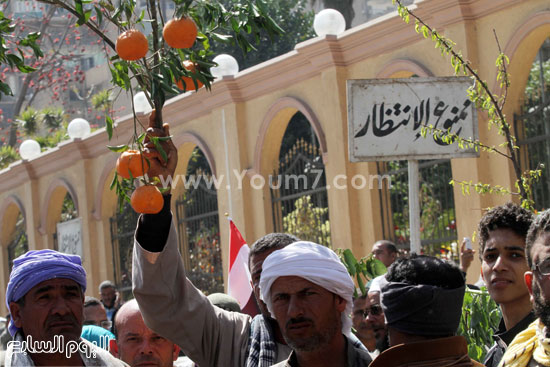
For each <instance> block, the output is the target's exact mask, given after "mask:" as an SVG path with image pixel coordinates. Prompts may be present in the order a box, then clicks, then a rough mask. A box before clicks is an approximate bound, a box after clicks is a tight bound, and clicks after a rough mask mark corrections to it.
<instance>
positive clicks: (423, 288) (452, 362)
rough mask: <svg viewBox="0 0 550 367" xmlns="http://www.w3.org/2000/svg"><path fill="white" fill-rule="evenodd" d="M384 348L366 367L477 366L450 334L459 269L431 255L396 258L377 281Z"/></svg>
mask: <svg viewBox="0 0 550 367" xmlns="http://www.w3.org/2000/svg"><path fill="white" fill-rule="evenodd" d="M380 289H381V297H382V298H381V301H382V308H383V309H384V314H385V315H386V320H387V324H388V333H389V340H390V348H389V349H387V350H385V351H384V352H382V353H381V354H380V355H379V356H378V357H377V358H376V359H375V360H374V362H373V363H372V364H371V365H370V366H371V367H386V366H392V367H400V366H410V365H415V366H416V365H418V366H423V367H431V366H433V367H438V366H456V367H472V366H482V365H481V364H479V363H478V362H475V361H472V360H471V359H470V358H469V357H468V345H467V344H466V339H465V338H464V337H462V336H456V335H455V334H456V330H457V329H458V324H459V322H460V315H461V311H462V300H463V298H464V291H465V281H464V276H463V275H462V273H461V271H460V270H459V268H458V267H457V266H456V265H455V264H453V263H451V262H448V261H445V260H441V259H437V258H435V257H431V256H416V255H413V256H412V257H411V258H410V259H405V258H403V259H399V260H397V261H396V262H395V263H394V264H393V265H392V266H391V267H390V268H389V270H388V273H387V274H386V276H385V278H383V279H382V281H381V283H380Z"/></svg>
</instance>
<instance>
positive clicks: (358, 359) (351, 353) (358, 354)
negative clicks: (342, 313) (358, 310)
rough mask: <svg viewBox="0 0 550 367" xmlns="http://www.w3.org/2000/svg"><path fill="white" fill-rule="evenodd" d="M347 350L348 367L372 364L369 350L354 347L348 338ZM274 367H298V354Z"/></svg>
mask: <svg viewBox="0 0 550 367" xmlns="http://www.w3.org/2000/svg"><path fill="white" fill-rule="evenodd" d="M346 350H347V356H348V364H347V367H367V366H368V365H369V364H370V363H371V362H372V358H371V356H370V354H369V353H368V352H367V350H366V349H363V348H359V347H356V346H354V345H353V343H352V342H350V340H349V339H348V338H347V337H346ZM273 367H298V359H297V357H296V352H295V351H292V353H290V356H289V357H288V359H287V360H286V361H282V362H280V363H277V364H274V365H273Z"/></svg>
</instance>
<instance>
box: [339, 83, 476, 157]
mask: <svg viewBox="0 0 550 367" xmlns="http://www.w3.org/2000/svg"><path fill="white" fill-rule="evenodd" d="M471 84H472V81H471V79H470V78H468V77H434V78H407V79H357V80H348V81H347V93H348V95H347V98H348V143H349V144H348V146H349V157H350V161H351V162H362V161H380V160H398V159H404V160H405V159H406V160H411V159H440V158H455V157H478V156H479V153H478V152H476V151H475V149H474V148H466V149H461V148H460V147H459V146H458V143H457V142H456V139H455V140H454V142H444V141H443V140H442V139H441V136H443V135H445V134H447V133H446V132H447V131H448V132H450V133H451V136H453V135H452V134H456V135H457V136H459V137H461V138H463V139H472V140H477V139H478V133H477V115H476V109H475V108H474V104H473V103H472V102H471V101H470V100H469V99H468V95H467V93H466V90H467V89H468V87H469V86H470V85H471ZM429 125H432V126H433V128H434V132H435V134H431V133H430V132H429V131H428V132H427V134H426V136H425V137H423V136H422V135H421V128H422V127H423V126H429ZM438 131H439V133H438Z"/></svg>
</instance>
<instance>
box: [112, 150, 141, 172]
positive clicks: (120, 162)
mask: <svg viewBox="0 0 550 367" xmlns="http://www.w3.org/2000/svg"><path fill="white" fill-rule="evenodd" d="M139 157H141V159H139ZM116 171H117V172H118V175H119V176H121V177H123V178H130V174H131V175H132V176H131V177H134V178H136V177H141V176H143V175H144V174H146V173H147V171H149V162H148V161H147V159H145V157H144V156H142V155H141V154H140V153H139V152H138V151H137V150H133V149H130V150H127V151H125V152H124V153H122V154H121V155H120V157H118V159H117V161H116Z"/></svg>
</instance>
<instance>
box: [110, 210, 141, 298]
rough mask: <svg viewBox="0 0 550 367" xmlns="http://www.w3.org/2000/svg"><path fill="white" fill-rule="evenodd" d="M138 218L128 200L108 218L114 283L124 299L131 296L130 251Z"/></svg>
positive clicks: (132, 246)
mask: <svg viewBox="0 0 550 367" xmlns="http://www.w3.org/2000/svg"><path fill="white" fill-rule="evenodd" d="M138 218H139V214H138V213H136V212H135V211H134V210H133V209H132V207H131V206H130V204H129V203H128V202H124V207H123V209H122V212H120V211H117V213H116V214H115V215H114V216H112V217H111V218H110V224H111V245H112V250H113V270H114V274H115V284H116V285H117V288H118V291H119V292H120V293H121V295H122V299H124V300H128V299H131V298H133V296H132V251H133V248H134V232H135V231H136V227H137V221H138Z"/></svg>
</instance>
